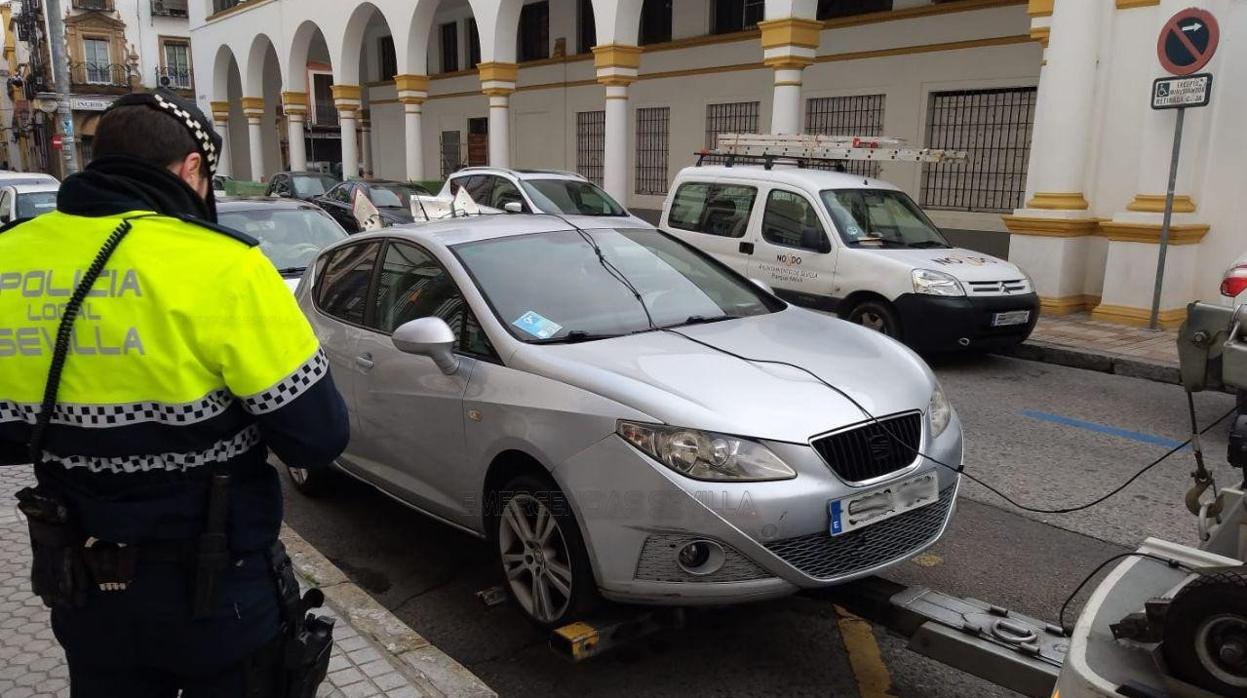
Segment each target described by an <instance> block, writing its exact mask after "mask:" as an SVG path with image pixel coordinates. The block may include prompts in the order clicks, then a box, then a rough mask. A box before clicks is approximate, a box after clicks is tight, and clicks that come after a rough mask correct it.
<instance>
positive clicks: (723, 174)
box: [676, 165, 901, 191]
mask: <svg viewBox="0 0 1247 698" xmlns="http://www.w3.org/2000/svg"><path fill="white" fill-rule="evenodd" d="M699 179H727V180H733V179H735V180H741V181H746V180H749V181H756V180H759V179H764V180H767V181H768V182H776V183H779V184H787V185H789V186H792V187H797V188H800V189H811V190H817V191H822V190H824V189H889V190H893V191H900V190H901V189H900V187H898V186H896V185H895V184H892V183H891V182H885V181H883V180H882V179H874V178H871V177H863V176H862V175H855V174H850V173H848V172H832V171H830V170H811V169H806V168H800V167H792V166H783V165H780V166H776V167H772V168H771V169H769V170H768V169H766V168H764V167H761V166H757V165H734V166H732V167H727V166H725V165H712V166H703V167H686V168H684V169H683V170H681V171H680V174H678V175H676V180H677V181H681V182H682V181H685V180H699Z"/></svg>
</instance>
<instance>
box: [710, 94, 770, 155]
mask: <svg viewBox="0 0 1247 698" xmlns="http://www.w3.org/2000/svg"><path fill="white" fill-rule="evenodd" d="M758 106H759V103H758V102H729V103H726V104H707V105H706V147H707V148H713V147H715V146H716V145H718V141H719V134H722V133H757V132H758ZM724 161H725V158H717V157H712V158H706V160H705V162H706V163H712V162H724Z"/></svg>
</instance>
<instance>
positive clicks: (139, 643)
mask: <svg viewBox="0 0 1247 698" xmlns="http://www.w3.org/2000/svg"><path fill="white" fill-rule="evenodd" d="M192 581H193V564H192V563H189V562H188V563H175V562H150V563H145V562H142V561H140V562H139V565H138V569H137V572H136V574H135V579H134V582H133V583H132V584H130V586H129V588H127V589H126V590H125V591H108V592H106V591H100V590H98V589H92V590H91V592H90V597H89V599H88V602H87V604H86V605H85V606H83V607H81V608H73V609H65V608H60V607H58V608H55V609H53V611H52V630H53V632H54V633H55V634H56V638H57V640H58V641H59V642H60V643H61V646H62V647H63V648H64V649H65V656H66V659H67V660H68V662H69V681H70V696H71V698H118V697H120V696H125V697H126V698H175V697H176V696H178V695H179V691H181V695H182V696H184V698H217V697H220V698H226V697H228V698H239V697H243V696H247V697H248V698H250V697H251V696H255V697H257V698H268V697H269V696H273V695H274V691H273V690H272V688H271V686H269V685H259V684H261V683H265V684H271V683H272V682H273V681H274V680H276V679H277V677H278V676H279V675H280V671H279V668H278V666H277V662H279V661H280V652H276V651H272V649H273V648H274V647H275V646H276V645H275V640H276V638H277V635H278V633H279V631H280V621H279V618H280V614H279V610H278V603H277V587H276V583H275V581H274V580H273V576H272V573H271V572H270V570H269V565H268V561H267V559H266V557H265V555H263V554H261V553H255V554H248V555H244V556H242V557H241V558H240V559H236V560H235V561H234V562H233V563H232V564H231V565H230V566H229V567H228V568H227V569H226V570H225V572H224V573H223V575H222V579H221V583H220V587H219V589H220V593H219V594H218V596H217V600H216V606H215V609H214V612H213V614H212V616H211V617H210V618H207V619H204V620H193V619H192V617H191V616H192V613H191V587H192ZM257 663H260V664H265V665H271V666H261V665H257Z"/></svg>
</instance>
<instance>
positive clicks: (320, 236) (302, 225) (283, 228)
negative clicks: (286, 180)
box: [219, 208, 346, 273]
mask: <svg viewBox="0 0 1247 698" xmlns="http://www.w3.org/2000/svg"><path fill="white" fill-rule="evenodd" d="M219 218H220V221H221V225H224V226H226V227H228V228H233V229H234V230H238V231H241V232H244V233H246V234H248V235H250V236H251V237H253V238H256V239H257V240H259V241H260V250H261V251H262V252H264V254H265V255H267V256H268V258H269V259H270V260H272V262H273V266H275V267H277V269H278V270H280V271H282V272H284V273H298V272H301V271H302V270H303V269H306V268H307V265H308V264H310V263H311V261H312V259H313V258H315V257H316V254H317V253H318V252H320V251H321V250H322V249H324V248H325V246H327V245H330V244H332V243H335V242H337V241H338V240H341V239H342V238H345V237H346V232H345V231H343V230H342V228H341V227H340V226H339V225H338V224H337V223H335V222H334V220H333V219H332V218H330V217H329V216H328V215H326V214H324V213H322V212H321V211H319V210H316V209H310V208H300V209H288V208H271V209H250V210H246V211H222V212H221V213H220V214H219Z"/></svg>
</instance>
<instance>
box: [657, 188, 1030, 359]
mask: <svg viewBox="0 0 1247 698" xmlns="http://www.w3.org/2000/svg"><path fill="white" fill-rule="evenodd" d="M659 227H660V228H662V230H663V231H665V232H667V233H669V234H671V235H674V236H675V237H678V238H680V239H681V240H684V241H685V242H687V243H689V244H690V245H692V246H694V247H696V248H698V249H700V250H702V251H704V252H706V253H708V254H710V255H712V256H714V257H715V258H716V259H718V260H719V261H721V262H723V263H724V264H726V265H728V266H730V267H732V268H733V269H735V270H736V271H738V272H740V273H741V274H744V275H746V276H748V277H750V278H753V279H757V280H759V281H763V282H765V283H767V284H769V285H770V286H771V287H772V288H773V289H774V290H775V293H776V295H778V296H780V297H781V298H784V299H785V300H788V301H790V302H792V303H795V304H797V305H802V306H806V307H810V308H815V309H819V310H826V311H831V312H836V313H839V314H840V317H842V318H844V319H846V320H849V321H851V322H856V323H860V324H862V325H866V326H868V327H871V328H874V329H876V330H879V331H881V332H884V333H886V334H888V335H889V336H892V337H895V338H897V339H899V340H901V341H903V342H905V343H906V344H908V345H910V346H911V347H913V348H914V349H917V350H919V351H927V352H937V351H947V350H956V349H999V348H1001V347H1004V346H1009V345H1013V344H1017V343H1019V342H1021V341H1023V340H1025V339H1026V338H1027V337H1028V336H1029V335H1030V333H1031V330H1033V329H1034V327H1035V321H1036V320H1037V319H1038V317H1039V298H1038V297H1037V296H1036V295H1035V291H1034V286H1033V285H1032V284H1031V280H1030V278H1028V277H1027V276H1026V274H1024V273H1023V272H1022V270H1020V269H1018V268H1017V267H1016V266H1014V265H1012V264H1010V263H1009V262H1006V261H1004V260H1001V259H997V258H995V257H991V256H988V255H984V254H980V253H977V252H972V251H969V250H963V249H958V248H954V247H952V246H951V245H949V244H948V241H947V240H945V239H944V236H943V235H942V234H941V233H940V231H939V229H937V228H936V227H935V225H934V224H933V223H932V222H931V220H930V219H929V218H927V216H926V215H925V214H924V213H923V212H922V209H920V208H919V207H918V205H917V204H915V203H914V202H913V200H911V199H910V198H909V197H908V196H907V195H906V194H905V193H904V192H903V191H901V190H900V189H898V188H896V187H895V186H893V185H891V184H888V183H887V182H883V181H879V180H875V179H866V178H863V177H860V176H857V175H851V174H845V173H841V172H831V171H824V170H813V169H802V168H795V167H788V168H778V167H777V168H774V169H764V168H762V167H754V166H740V165H737V166H732V167H714V166H711V167H700V166H699V167H688V168H685V169H684V170H682V171H681V172H680V174H679V175H677V176H676V179H675V182H673V183H672V186H671V193H670V194H669V195H668V197H667V201H666V203H665V204H664V205H663V212H662V220H661V221H660V222H659Z"/></svg>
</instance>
